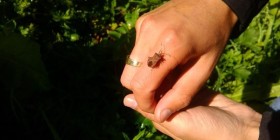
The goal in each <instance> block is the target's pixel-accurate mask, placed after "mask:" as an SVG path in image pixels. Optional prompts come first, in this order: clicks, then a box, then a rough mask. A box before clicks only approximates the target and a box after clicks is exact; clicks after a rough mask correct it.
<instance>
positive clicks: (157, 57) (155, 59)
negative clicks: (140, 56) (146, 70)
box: [147, 50, 164, 68]
mask: <svg viewBox="0 0 280 140" xmlns="http://www.w3.org/2000/svg"><path fill="white" fill-rule="evenodd" d="M163 56H164V53H163V52H162V51H161V50H160V51H159V52H158V53H155V54H154V55H153V56H152V57H148V61H147V64H148V67H151V68H155V67H157V66H158V65H159V63H160V62H161V61H163V60H164V58H163Z"/></svg>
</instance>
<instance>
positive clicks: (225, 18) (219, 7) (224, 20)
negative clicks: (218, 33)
mask: <svg viewBox="0 0 280 140" xmlns="http://www.w3.org/2000/svg"><path fill="white" fill-rule="evenodd" d="M206 1H208V0H206ZM208 2H209V4H210V6H211V7H213V8H215V9H213V11H214V12H215V13H214V14H215V18H216V20H217V21H220V22H221V23H220V24H224V25H225V27H224V28H226V29H227V30H229V35H230V33H231V31H232V29H233V28H234V26H235V24H236V23H237V21H238V17H237V15H236V14H235V13H234V11H232V9H231V8H230V7H229V6H228V5H227V4H226V3H224V2H223V1H222V0H210V1H208Z"/></svg>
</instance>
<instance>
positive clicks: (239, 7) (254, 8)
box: [223, 0, 268, 38]
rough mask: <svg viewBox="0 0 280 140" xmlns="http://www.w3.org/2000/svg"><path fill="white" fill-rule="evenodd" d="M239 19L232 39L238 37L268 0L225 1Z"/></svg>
mask: <svg viewBox="0 0 280 140" xmlns="http://www.w3.org/2000/svg"><path fill="white" fill-rule="evenodd" d="M223 1H224V2H225V3H226V4H227V5H228V6H229V7H230V8H231V10H232V11H233V12H234V13H235V14H236V16H237V17H238V21H237V23H236V25H235V27H234V28H233V30H232V34H231V37H232V38H236V37H238V36H239V35H240V34H241V33H242V32H243V31H244V30H245V29H246V28H247V27H248V25H249V24H250V22H251V21H252V19H253V18H254V17H255V16H256V15H257V14H258V13H259V12H260V11H261V9H262V8H263V7H264V5H265V4H266V3H267V2H268V0H223Z"/></svg>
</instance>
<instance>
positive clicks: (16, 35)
mask: <svg viewBox="0 0 280 140" xmlns="http://www.w3.org/2000/svg"><path fill="white" fill-rule="evenodd" d="M163 2H164V0H125V1H123V0H95V1H91V0H1V1H0V66H1V70H0V92H1V94H0V95H1V97H0V99H1V101H0V102H1V106H2V107H4V108H3V111H2V114H1V115H2V117H3V119H2V120H1V130H3V132H2V133H3V134H4V135H1V136H0V139H1V138H2V137H5V136H6V135H5V134H7V135H8V134H9V133H16V134H17V135H9V137H10V138H11V139H55V140H61V139H70V140H71V139H83V140H87V139H125V140H129V139H133V140H142V139H156V140H165V139H170V138H169V137H167V136H165V135H162V134H161V133H159V132H158V131H156V129H155V128H154V127H153V125H152V123H151V122H150V121H148V120H147V119H144V118H143V117H141V116H140V115H139V114H134V112H133V111H131V110H129V109H127V108H125V107H123V106H122V98H123V96H124V95H125V94H126V93H128V92H129V91H126V90H125V89H124V88H123V87H122V86H121V85H120V82H119V78H120V77H119V76H120V75H121V72H122V68H123V65H124V60H125V57H126V55H127V54H128V53H129V52H130V50H131V48H132V46H133V45H134V39H135V30H134V26H135V22H136V20H137V19H138V17H139V16H140V15H141V14H143V13H144V12H148V11H150V10H152V9H153V8H155V7H157V6H159V5H160V4H162V3H163ZM279 13H280V12H279V1H278V0H271V1H270V4H269V5H268V6H267V7H265V8H264V10H263V11H262V12H261V13H260V14H259V15H258V16H257V17H256V18H255V19H254V21H253V22H252V23H251V25H250V26H249V28H248V30H246V32H244V33H243V34H242V35H241V36H240V37H239V38H238V39H236V40H231V41H230V42H229V44H228V45H227V47H226V49H225V51H224V54H223V55H222V56H221V59H220V61H219V63H218V65H217V66H216V69H215V71H214V72H213V76H212V77H211V78H210V80H209V83H208V85H209V87H211V88H213V89H215V90H218V91H221V92H223V93H226V95H227V96H229V97H231V98H233V99H235V100H237V101H242V102H246V103H248V104H250V105H252V106H257V107H259V104H261V106H265V105H267V104H268V103H269V102H270V101H271V99H273V98H274V97H276V96H279V93H280V92H279V91H280V81H279V76H280V74H279V73H280V67H279V65H278V64H279V57H280V56H279V55H280V53H279V52H280V48H279V46H280V34H279V30H280V29H279V28H280V21H279V18H280V17H279V16H280V14H279ZM256 103H259V104H256ZM257 107H256V108H257Z"/></svg>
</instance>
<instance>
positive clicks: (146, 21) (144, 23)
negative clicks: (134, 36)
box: [136, 15, 156, 31]
mask: <svg viewBox="0 0 280 140" xmlns="http://www.w3.org/2000/svg"><path fill="white" fill-rule="evenodd" d="M155 22H156V21H155V18H154V17H153V16H152V15H145V16H142V17H140V18H139V19H138V20H137V21H136V30H137V31H147V30H149V29H153V28H155V27H156V26H155V25H156V24H155Z"/></svg>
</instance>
